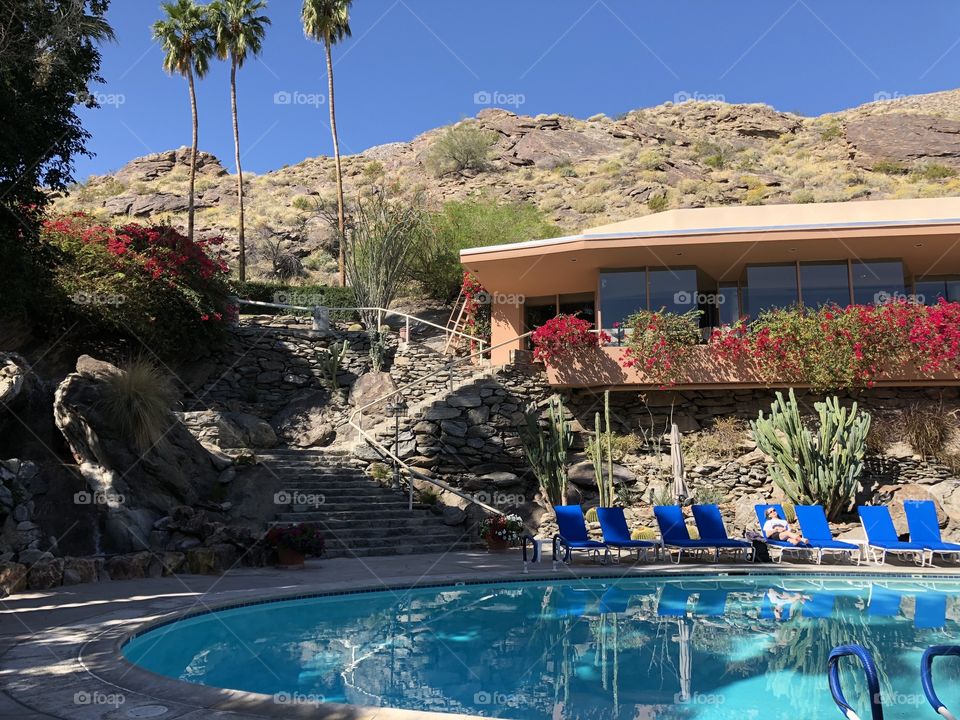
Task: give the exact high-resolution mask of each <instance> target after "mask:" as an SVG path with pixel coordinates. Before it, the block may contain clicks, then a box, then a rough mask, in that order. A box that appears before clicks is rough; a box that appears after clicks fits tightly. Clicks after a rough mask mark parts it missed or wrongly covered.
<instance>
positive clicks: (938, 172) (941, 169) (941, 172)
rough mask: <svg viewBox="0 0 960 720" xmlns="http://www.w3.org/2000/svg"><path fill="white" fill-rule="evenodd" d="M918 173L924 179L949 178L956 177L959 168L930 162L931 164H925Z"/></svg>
mask: <svg viewBox="0 0 960 720" xmlns="http://www.w3.org/2000/svg"><path fill="white" fill-rule="evenodd" d="M918 174H919V175H920V177H922V178H923V179H924V180H947V179H948V178H952V177H954V176H955V175H956V174H957V170H956V168H952V167H950V166H949V165H941V164H940V163H930V164H929V165H924V166H923V169H922V170H920V172H919V173H918Z"/></svg>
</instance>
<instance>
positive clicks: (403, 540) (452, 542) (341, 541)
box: [325, 533, 474, 552]
mask: <svg viewBox="0 0 960 720" xmlns="http://www.w3.org/2000/svg"><path fill="white" fill-rule="evenodd" d="M325 537H326V543H325V545H326V547H328V548H329V549H330V550H339V549H344V548H349V549H352V550H355V549H357V548H372V547H383V546H388V545H392V544H394V543H396V544H397V545H412V546H416V545H431V546H433V547H436V548H440V550H441V552H442V551H443V550H447V549H449V548H451V547H453V546H456V545H461V544H463V545H472V544H474V542H473V541H474V538H472V537H470V536H469V535H463V536H462V537H461V536H460V535H444V534H431V535H425V534H420V535H414V534H404V535H400V534H396V533H394V534H390V533H385V534H381V535H373V536H370V537H356V536H342V537H341V536H337V535H332V534H327V535H326V536H325Z"/></svg>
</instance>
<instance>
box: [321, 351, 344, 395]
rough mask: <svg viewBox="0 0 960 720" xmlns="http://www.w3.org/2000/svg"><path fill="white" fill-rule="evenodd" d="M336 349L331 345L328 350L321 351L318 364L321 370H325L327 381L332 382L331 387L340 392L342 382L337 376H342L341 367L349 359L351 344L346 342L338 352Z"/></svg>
mask: <svg viewBox="0 0 960 720" xmlns="http://www.w3.org/2000/svg"><path fill="white" fill-rule="evenodd" d="M335 347H336V346H334V345H331V346H330V347H328V348H323V349H321V350H320V353H319V357H318V359H317V362H318V364H319V365H320V369H321V370H323V373H324V375H326V376H327V380H329V381H330V387H331V388H333V389H334V390H339V389H340V382H339V380H337V376H338V375H339V374H340V367H341V366H342V365H343V361H344V359H345V358H346V357H347V350H349V349H350V343H349V342H347V341H346V340H344V341H343V344H342V345H340V349H339V350H336V349H335Z"/></svg>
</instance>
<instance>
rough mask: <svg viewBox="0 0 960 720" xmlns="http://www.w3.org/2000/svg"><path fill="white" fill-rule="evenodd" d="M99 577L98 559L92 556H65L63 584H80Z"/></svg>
mask: <svg viewBox="0 0 960 720" xmlns="http://www.w3.org/2000/svg"><path fill="white" fill-rule="evenodd" d="M98 579H99V573H98V568H97V561H96V560H94V559H92V558H64V562H63V584H64V585H80V584H82V583H92V582H96V581H97V580H98Z"/></svg>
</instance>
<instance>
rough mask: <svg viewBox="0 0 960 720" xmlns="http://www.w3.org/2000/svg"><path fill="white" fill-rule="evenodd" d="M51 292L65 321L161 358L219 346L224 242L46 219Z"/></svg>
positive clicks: (224, 310)
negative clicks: (127, 341) (129, 341)
mask: <svg viewBox="0 0 960 720" xmlns="http://www.w3.org/2000/svg"><path fill="white" fill-rule="evenodd" d="M42 239H43V242H44V243H45V245H46V247H47V248H48V249H49V250H51V251H52V252H51V257H50V265H51V275H52V280H53V286H54V292H55V293H56V294H57V296H58V298H60V318H61V320H62V321H63V322H64V323H78V322H79V323H82V324H85V325H86V326H87V327H88V329H90V330H92V334H94V335H95V336H101V337H110V338H125V339H132V340H135V341H136V344H137V346H140V345H143V346H145V347H146V348H148V349H149V351H151V352H153V353H155V354H156V355H158V356H159V357H162V358H174V357H183V356H184V354H189V353H194V352H198V351H201V350H203V349H206V348H209V347H210V346H212V345H215V344H217V343H218V342H219V341H220V339H221V337H222V332H223V328H224V326H225V324H226V323H227V321H229V319H230V317H231V315H232V313H233V311H234V309H233V308H231V307H229V304H228V300H229V297H230V295H231V294H232V293H231V288H230V286H229V284H228V280H227V274H228V271H229V269H228V267H227V264H226V262H224V261H223V260H222V259H221V258H220V257H218V256H217V254H216V250H217V248H218V246H219V245H220V244H221V243H222V242H223V240H222V238H212V239H209V240H197V241H195V242H191V241H190V240H189V238H187V237H185V236H184V235H181V234H180V233H179V232H178V231H177V230H175V229H174V228H172V227H167V226H155V227H144V226H141V225H135V224H130V225H125V226H122V227H120V228H112V227H109V226H106V225H102V224H99V223H97V222H96V221H94V220H93V219H92V218H90V217H89V216H87V215H84V214H82V213H81V214H74V215H66V216H57V217H53V218H50V219H48V220H47V221H46V222H45V223H44V226H43V233H42Z"/></svg>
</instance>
